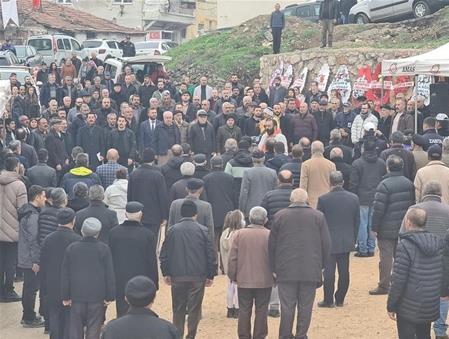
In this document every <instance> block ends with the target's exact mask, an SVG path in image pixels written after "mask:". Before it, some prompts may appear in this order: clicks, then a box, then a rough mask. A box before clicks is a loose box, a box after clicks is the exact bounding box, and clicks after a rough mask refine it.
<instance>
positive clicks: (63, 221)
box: [40, 208, 81, 339]
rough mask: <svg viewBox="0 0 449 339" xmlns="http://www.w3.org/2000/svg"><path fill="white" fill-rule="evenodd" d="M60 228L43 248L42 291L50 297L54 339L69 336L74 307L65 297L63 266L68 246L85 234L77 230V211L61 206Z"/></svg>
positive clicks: (52, 337)
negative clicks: (64, 303) (75, 226)
mask: <svg viewBox="0 0 449 339" xmlns="http://www.w3.org/2000/svg"><path fill="white" fill-rule="evenodd" d="M57 220H58V228H57V229H56V231H54V232H53V233H51V234H49V235H48V236H47V237H46V238H45V240H44V242H43V244H42V249H41V266H40V275H41V293H42V295H44V296H45V298H46V300H47V306H48V313H49V317H50V339H61V338H67V337H68V324H69V315H70V309H69V308H68V307H65V306H63V304H62V298H61V268H62V260H63V258H64V253H65V250H66V249H67V247H68V246H69V245H70V244H71V243H73V242H75V241H78V240H81V237H80V236H79V235H78V234H76V233H75V232H74V231H73V227H74V225H75V212H74V211H73V210H72V209H71V208H61V209H59V210H58V214H57Z"/></svg>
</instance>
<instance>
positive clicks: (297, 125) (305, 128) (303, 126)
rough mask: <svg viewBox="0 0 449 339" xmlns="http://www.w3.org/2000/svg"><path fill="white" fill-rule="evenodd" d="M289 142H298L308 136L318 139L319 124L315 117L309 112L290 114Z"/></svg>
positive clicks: (311, 139)
mask: <svg viewBox="0 0 449 339" xmlns="http://www.w3.org/2000/svg"><path fill="white" fill-rule="evenodd" d="M289 125H290V128H289V130H290V131H289V132H288V133H287V134H288V135H289V136H290V138H289V139H290V140H288V142H289V143H294V144H297V143H298V141H299V139H301V138H302V137H306V138H308V139H309V140H310V141H314V140H316V138H317V137H318V125H317V123H316V120H315V117H314V116H313V115H312V114H310V113H307V114H305V115H304V116H302V115H301V114H291V115H289Z"/></svg>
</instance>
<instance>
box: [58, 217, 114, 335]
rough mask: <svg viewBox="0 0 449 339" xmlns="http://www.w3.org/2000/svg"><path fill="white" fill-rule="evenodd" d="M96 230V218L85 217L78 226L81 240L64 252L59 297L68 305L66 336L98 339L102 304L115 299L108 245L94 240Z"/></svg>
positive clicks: (97, 228)
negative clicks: (68, 321)
mask: <svg viewBox="0 0 449 339" xmlns="http://www.w3.org/2000/svg"><path fill="white" fill-rule="evenodd" d="M100 230H101V222H100V221H99V220H98V219H96V218H87V219H86V220H84V222H83V226H82V228H81V234H82V235H83V239H82V240H80V241H76V242H74V243H72V244H71V245H70V246H69V247H67V250H66V251H65V254H64V259H63V262H62V272H61V297H62V304H63V305H64V306H70V328H69V332H70V338H84V333H86V338H99V337H100V332H101V325H102V324H103V321H104V315H105V305H107V304H108V303H109V302H111V301H113V300H114V299H115V277H114V265H113V263H112V255H111V251H110V250H109V247H108V245H106V244H104V243H102V242H101V241H98V240H97V237H98V235H99V234H100ZM87 319H88V321H87ZM85 327H86V330H84V328H85Z"/></svg>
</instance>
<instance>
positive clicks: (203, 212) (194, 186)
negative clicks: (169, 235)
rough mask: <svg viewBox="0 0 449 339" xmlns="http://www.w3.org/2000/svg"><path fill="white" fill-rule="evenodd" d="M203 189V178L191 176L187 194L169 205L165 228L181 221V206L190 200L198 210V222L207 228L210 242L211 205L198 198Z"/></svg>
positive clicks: (211, 232) (212, 223)
mask: <svg viewBox="0 0 449 339" xmlns="http://www.w3.org/2000/svg"><path fill="white" fill-rule="evenodd" d="M203 190H204V182H203V180H200V179H196V178H192V179H190V180H189V181H188V182H187V193H188V194H187V196H186V197H185V198H184V199H177V200H175V201H173V202H172V204H171V206H170V213H169V217H168V226H167V229H168V228H169V227H172V226H173V225H175V224H177V223H178V222H180V221H181V219H182V213H181V212H182V211H181V210H182V206H183V204H184V202H185V201H191V202H193V203H194V204H195V205H196V208H197V210H198V217H197V221H198V223H199V224H200V225H203V226H205V227H206V228H207V230H208V234H209V238H210V240H211V241H212V242H213V241H214V236H215V235H214V217H213V214H212V206H211V204H210V203H208V202H207V201H203V200H200V197H201V194H202V193H203Z"/></svg>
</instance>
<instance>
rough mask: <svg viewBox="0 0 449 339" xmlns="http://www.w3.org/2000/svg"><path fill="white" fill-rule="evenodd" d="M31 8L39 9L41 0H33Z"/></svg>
mask: <svg viewBox="0 0 449 339" xmlns="http://www.w3.org/2000/svg"><path fill="white" fill-rule="evenodd" d="M33 9H34V10H38V9H41V0H33Z"/></svg>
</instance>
